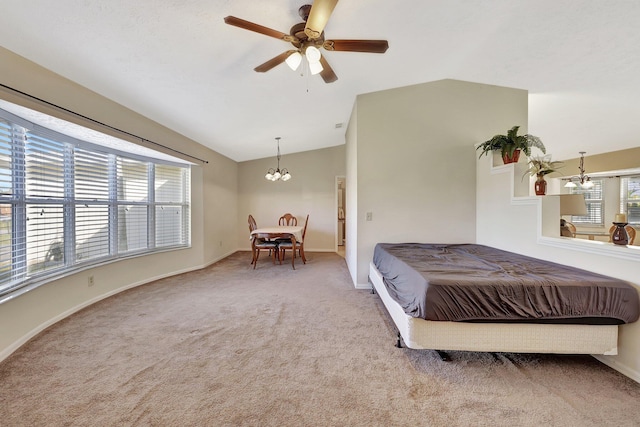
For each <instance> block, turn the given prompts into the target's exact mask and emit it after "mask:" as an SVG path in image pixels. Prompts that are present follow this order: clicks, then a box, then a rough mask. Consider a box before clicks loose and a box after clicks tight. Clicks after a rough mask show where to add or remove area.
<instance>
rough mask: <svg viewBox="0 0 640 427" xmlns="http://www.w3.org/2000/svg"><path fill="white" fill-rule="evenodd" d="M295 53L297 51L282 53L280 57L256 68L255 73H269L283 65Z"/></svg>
mask: <svg viewBox="0 0 640 427" xmlns="http://www.w3.org/2000/svg"><path fill="white" fill-rule="evenodd" d="M293 52H296V51H295V50H288V51H286V52H282V53H281V54H280V55H278V56H276V57H274V58H271V59H270V60H268V61H267V62H265V63H264V64H260V65H258V66H257V67H256V68H254V71H257V72H258V73H266V72H267V71H269V70H270V69H272V68H273V67H275V66H276V65H280V64H282V63H283V62H284V61H285V60H286V59H287V58H288V57H289V55H291V54H292V53H293Z"/></svg>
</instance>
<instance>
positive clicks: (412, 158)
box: [347, 80, 527, 287]
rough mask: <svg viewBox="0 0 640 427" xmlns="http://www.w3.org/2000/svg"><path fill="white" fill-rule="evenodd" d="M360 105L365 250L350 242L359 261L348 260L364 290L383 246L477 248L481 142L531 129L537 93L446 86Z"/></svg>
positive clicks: (352, 201) (355, 155) (355, 214)
mask: <svg viewBox="0 0 640 427" xmlns="http://www.w3.org/2000/svg"><path fill="white" fill-rule="evenodd" d="M356 103H357V108H354V115H353V116H352V117H351V122H350V123H349V131H348V133H347V145H348V147H347V153H348V159H349V161H348V163H347V181H348V183H349V184H348V188H347V194H350V197H349V198H348V200H349V202H348V204H347V209H348V211H347V216H348V217H349V218H351V219H352V220H353V218H355V221H356V224H355V226H354V225H352V223H349V226H350V228H353V229H357V244H356V246H355V247H354V246H351V243H352V242H349V241H348V242H347V253H348V254H349V252H350V251H354V252H355V254H356V255H355V256H354V257H353V258H350V257H347V261H348V264H349V268H350V270H351V272H352V273H351V274H352V275H354V271H357V274H355V276H356V286H357V287H368V284H367V275H368V271H369V262H370V261H371V259H372V256H373V249H374V246H375V244H376V243H378V242H431V243H439V242H447V243H470V242H471V243H472V242H474V241H475V230H476V219H475V197H476V184H475V159H476V157H477V155H476V152H475V149H474V144H477V143H479V142H482V141H484V140H486V139H488V138H490V137H491V136H493V135H495V134H496V133H504V132H506V130H507V129H509V128H510V127H512V126H513V125H514V124H519V125H522V126H523V127H526V122H527V92H526V91H524V90H518V89H509V88H502V87H497V86H490V85H482V84H475V83H468V82H461V81H456V80H442V81H437V82H432V83H425V84H420V85H415V86H408V87H403V88H398V89H392V90H387V91H382V92H375V93H370V94H366V95H360V96H358V98H357V101H356ZM354 181H355V182H354ZM353 188H357V194H354V193H350V191H351V189H353ZM368 212H371V214H372V221H367V220H366V215H367V213H368ZM353 237H354V236H352V235H351V234H349V239H348V240H352V238H353Z"/></svg>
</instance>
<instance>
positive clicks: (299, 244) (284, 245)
mask: <svg viewBox="0 0 640 427" xmlns="http://www.w3.org/2000/svg"><path fill="white" fill-rule="evenodd" d="M307 224H309V215H307V219H306V220H305V222H304V228H303V229H302V240H300V241H297V240H296V246H295V248H294V247H293V244H292V243H291V240H282V241H280V242H279V244H278V249H279V250H280V262H282V260H283V259H284V254H285V251H286V250H287V249H291V250H292V253H291V256H292V257H295V256H296V250H297V251H298V253H299V254H300V258H302V263H303V264H306V263H307V258H306V257H305V256H304V238H305V235H306V234H307Z"/></svg>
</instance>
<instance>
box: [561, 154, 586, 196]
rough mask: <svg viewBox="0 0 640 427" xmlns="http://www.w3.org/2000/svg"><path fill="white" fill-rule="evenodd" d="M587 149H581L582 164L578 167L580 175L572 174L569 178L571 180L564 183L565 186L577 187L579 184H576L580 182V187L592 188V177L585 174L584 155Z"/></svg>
mask: <svg viewBox="0 0 640 427" xmlns="http://www.w3.org/2000/svg"><path fill="white" fill-rule="evenodd" d="M585 153H586V151H580V166H578V169H579V170H580V175H575V176H572V177H571V178H569V181H568V182H567V183H566V184H565V185H564V186H565V187H568V188H575V187H577V186H578V185H577V184H576V182H577V183H579V184H580V187H582V188H591V187H593V182H592V181H591V178H590V177H589V175H585V173H584V155H585Z"/></svg>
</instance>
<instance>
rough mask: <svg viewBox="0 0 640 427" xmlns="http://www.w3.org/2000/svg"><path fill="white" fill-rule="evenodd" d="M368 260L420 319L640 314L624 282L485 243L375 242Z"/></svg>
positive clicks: (588, 319) (613, 319) (626, 317)
mask: <svg viewBox="0 0 640 427" xmlns="http://www.w3.org/2000/svg"><path fill="white" fill-rule="evenodd" d="M373 264H374V265H375V266H376V268H377V269H378V270H379V271H380V273H381V275H382V276H383V278H384V284H385V286H386V287H387V290H388V292H389V294H390V296H391V297H392V298H393V299H394V300H395V301H396V302H397V303H398V304H399V305H400V306H401V307H402V308H403V310H404V312H405V313H406V314H407V315H409V316H411V317H416V318H421V319H426V320H434V321H459V322H511V323H513V322H540V323H545V322H547V323H575V324H584V323H588V324H622V323H631V322H634V321H636V320H638V316H639V314H640V308H639V307H640V303H639V298H638V292H637V290H636V288H635V287H634V286H633V285H631V284H630V283H628V282H625V281H623V280H619V279H615V278H612V277H608V276H604V275H600V274H597V273H593V272H589V271H585V270H581V269H577V268H574V267H569V266H566V265H561V264H557V263H552V262H549V261H544V260H539V259H536V258H531V257H527V256H524V255H519V254H515V253H512V252H507V251H502V250H500V249H496V248H491V247H488V246H482V245H474V244H426V243H379V244H377V245H376V247H375V250H374V256H373Z"/></svg>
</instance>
